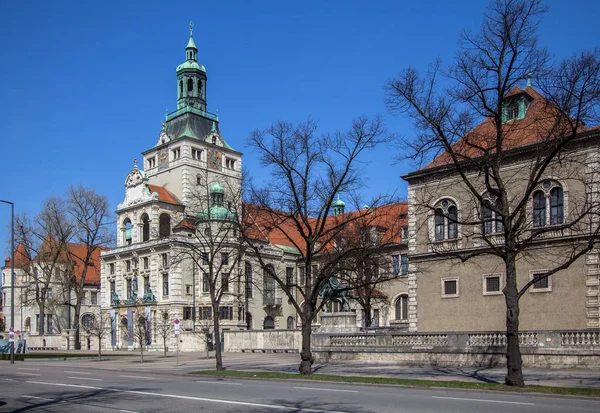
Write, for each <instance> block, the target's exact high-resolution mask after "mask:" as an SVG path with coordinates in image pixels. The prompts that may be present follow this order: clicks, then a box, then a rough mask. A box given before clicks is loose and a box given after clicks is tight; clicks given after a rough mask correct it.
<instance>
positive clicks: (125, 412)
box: [119, 410, 139, 413]
mask: <svg viewBox="0 0 600 413" xmlns="http://www.w3.org/2000/svg"><path fill="white" fill-rule="evenodd" d="M119 411H120V412H123V413H139V412H134V411H133V410H119Z"/></svg>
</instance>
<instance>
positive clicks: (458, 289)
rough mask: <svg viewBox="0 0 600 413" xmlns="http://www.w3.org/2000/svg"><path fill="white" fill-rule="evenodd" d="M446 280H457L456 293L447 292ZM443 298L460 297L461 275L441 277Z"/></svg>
mask: <svg viewBox="0 0 600 413" xmlns="http://www.w3.org/2000/svg"><path fill="white" fill-rule="evenodd" d="M446 281H456V294H446V289H445V288H444V287H445V284H446ZM441 287H442V298H458V297H460V281H459V277H444V278H442V279H441Z"/></svg>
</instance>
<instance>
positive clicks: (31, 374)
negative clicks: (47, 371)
mask: <svg viewBox="0 0 600 413" xmlns="http://www.w3.org/2000/svg"><path fill="white" fill-rule="evenodd" d="M15 374H16V375H18V376H41V374H37V373H15Z"/></svg>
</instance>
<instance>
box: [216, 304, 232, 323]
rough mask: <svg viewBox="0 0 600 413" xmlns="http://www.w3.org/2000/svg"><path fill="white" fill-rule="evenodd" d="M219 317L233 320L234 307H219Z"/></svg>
mask: <svg viewBox="0 0 600 413" xmlns="http://www.w3.org/2000/svg"><path fill="white" fill-rule="evenodd" d="M219 318H220V319H221V320H233V307H229V306H223V307H219Z"/></svg>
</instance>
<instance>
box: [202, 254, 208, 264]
mask: <svg viewBox="0 0 600 413" xmlns="http://www.w3.org/2000/svg"><path fill="white" fill-rule="evenodd" d="M202 265H208V252H203V253H202Z"/></svg>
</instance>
